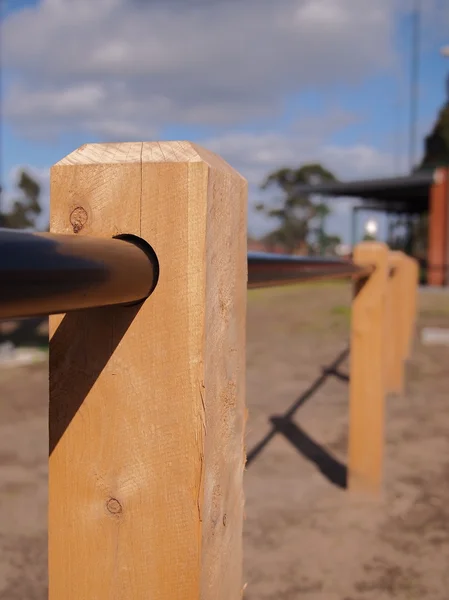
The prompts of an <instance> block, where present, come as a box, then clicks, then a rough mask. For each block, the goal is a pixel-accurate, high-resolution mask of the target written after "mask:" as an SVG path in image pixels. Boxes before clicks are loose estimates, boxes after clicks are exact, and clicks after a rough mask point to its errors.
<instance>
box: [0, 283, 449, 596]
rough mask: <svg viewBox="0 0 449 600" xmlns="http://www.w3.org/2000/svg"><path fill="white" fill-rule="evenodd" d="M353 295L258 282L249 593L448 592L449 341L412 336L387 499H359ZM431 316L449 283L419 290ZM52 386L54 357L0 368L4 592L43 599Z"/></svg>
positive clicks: (251, 355) (392, 418)
mask: <svg viewBox="0 0 449 600" xmlns="http://www.w3.org/2000/svg"><path fill="white" fill-rule="evenodd" d="M349 302H350V289H349V286H347V285H344V284H316V285H305V286H300V287H291V288H284V289H270V290H264V291H259V290H254V291H251V292H250V293H249V311H248V359H247V362H248V394H247V399H248V407H249V420H248V426H247V450H248V466H247V472H246V478H245V488H246V489H245V491H246V511H245V512H246V521H245V534H244V548H245V581H246V583H247V587H246V590H245V596H244V597H245V598H246V599H247V600H268V599H270V600H271V599H273V600H274V599H278V600H294V599H296V598H298V599H306V600H390V599H393V598H394V599H397V600H414V599H418V598H420V599H421V598H423V599H425V600H447V599H448V598H449V570H448V568H447V567H448V564H449V405H448V400H449V395H448V389H449V369H448V368H447V366H448V364H449V348H445V347H437V346H434V347H431V346H430V347H429V346H428V347H424V346H422V345H421V344H420V343H419V339H417V340H416V343H415V348H414V352H413V356H412V358H411V360H410V362H409V364H408V366H407V390H406V394H405V396H404V397H401V398H399V397H391V398H389V400H388V410H387V444H386V456H385V486H384V493H383V495H382V498H381V499H380V500H377V501H372V500H366V499H361V498H354V497H351V495H350V494H348V492H347V491H345V489H344V486H345V481H346V467H345V464H346V447H347V426H348V410H347V408H348V377H347V375H348V362H347V355H346V354H345V351H346V350H347V340H348V332H349V318H350V312H349ZM424 325H441V326H446V327H449V294H447V293H440V292H435V293H433V292H425V293H423V294H421V314H420V320H419V328H421V327H422V326H424ZM47 386H48V384H47V371H46V366H45V365H37V366H34V367H27V368H19V369H14V370H8V371H6V370H0V396H1V402H0V600H19V599H20V600H44V599H46V594H47V589H46V577H47V574H46V501H47V495H46V485H47V389H48V387H47ZM61 600H62V599H61ZM82 600H88V599H82Z"/></svg>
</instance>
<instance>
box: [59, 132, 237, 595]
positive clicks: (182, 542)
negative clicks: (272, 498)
mask: <svg viewBox="0 0 449 600" xmlns="http://www.w3.org/2000/svg"><path fill="white" fill-rule="evenodd" d="M246 190H247V186H246V182H245V180H244V179H243V178H242V177H241V176H240V175H239V174H238V173H236V172H235V171H234V170H233V169H232V168H231V167H229V166H228V165H227V164H226V163H225V162H224V161H223V160H222V159H221V158H219V157H218V156H216V155H214V154H212V153H211V152H208V151H206V150H204V149H202V148H199V147H196V146H195V145H192V144H190V143H187V142H161V143H147V142H145V143H122V144H88V145H85V146H82V147H81V148H79V149H78V150H76V151H75V152H73V153H72V154H70V155H69V156H67V157H66V158H64V159H63V160H61V161H60V162H59V163H57V164H56V165H55V166H54V167H53V168H52V172H51V231H52V232H55V233H76V234H77V235H79V236H83V235H94V236H98V237H112V236H117V235H119V234H132V235H136V236H140V237H141V238H142V239H143V240H145V241H146V242H148V243H149V244H151V246H152V248H153V249H154V251H155V253H156V256H157V258H158V261H159V267H160V274H159V281H158V284H157V286H156V289H155V291H154V293H153V294H152V295H151V296H150V298H149V299H147V300H146V301H145V302H144V303H143V304H141V305H138V306H136V305H135V306H127V307H109V308H101V309H94V310H84V311H76V312H74V313H70V314H67V315H65V316H64V315H63V316H57V317H52V318H51V320H50V321H51V336H52V337H51V342H50V423H49V425H50V458H49V471H50V474H49V598H50V600H61V599H64V600H80V599H83V600H93V599H94V598H95V600H112V599H113V598H114V599H115V598H117V599H118V598H120V600H147V599H148V598H158V599H160V600H178V599H179V600H199V599H200V598H201V599H202V600H216V599H219V600H234V599H237V598H241V563H242V549H241V544H242V540H241V536H242V518H243V495H242V476H243V469H244V461H245V459H244V447H243V435H244V422H245V413H244V410H245V409H244V403H245V401H244V393H245V392H244V388H245V312H246V293H247V291H246V286H247V249H246V232H247V226H246V196H247V191H246Z"/></svg>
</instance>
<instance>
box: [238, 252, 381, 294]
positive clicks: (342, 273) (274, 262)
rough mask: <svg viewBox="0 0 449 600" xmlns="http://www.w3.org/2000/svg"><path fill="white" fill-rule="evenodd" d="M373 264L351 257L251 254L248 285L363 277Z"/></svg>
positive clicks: (262, 285)
mask: <svg viewBox="0 0 449 600" xmlns="http://www.w3.org/2000/svg"><path fill="white" fill-rule="evenodd" d="M371 272H372V267H370V266H366V267H363V266H359V265H356V264H354V263H353V262H351V261H349V260H343V259H337V258H321V257H310V256H290V255H282V254H265V253H263V252H249V253H248V287H249V288H256V287H268V286H273V285H285V284H289V283H295V282H302V281H310V280H316V279H333V278H337V277H338V278H345V277H348V278H349V277H364V276H368V275H369V274H370V273H371Z"/></svg>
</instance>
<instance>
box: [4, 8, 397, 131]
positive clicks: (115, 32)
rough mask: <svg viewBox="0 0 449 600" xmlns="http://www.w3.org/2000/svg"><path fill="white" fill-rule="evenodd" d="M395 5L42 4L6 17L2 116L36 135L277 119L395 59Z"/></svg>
mask: <svg viewBox="0 0 449 600" xmlns="http://www.w3.org/2000/svg"><path fill="white" fill-rule="evenodd" d="M399 1H400V0H377V1H376V2H373V1H372V0H276V1H275V2H274V1H273V0H245V2H237V1H232V0H215V1H210V2H208V3H205V2H199V3H198V1H197V2H195V1H192V0H185V1H184V2H180V1H173V0H172V1H169V0H168V1H166V2H161V1H154V0H153V1H151V0H147V1H144V0H76V1H74V0H42V1H41V3H40V4H38V5H37V6H36V7H29V8H27V9H25V10H22V11H20V12H17V13H14V14H12V15H11V16H9V17H8V18H6V19H5V20H4V22H3V25H2V32H1V33H2V38H3V63H4V66H6V67H7V68H8V69H9V70H10V72H11V73H12V74H13V79H14V81H13V83H12V84H11V85H9V86H7V87H6V89H5V96H6V99H5V103H4V114H5V116H6V117H7V118H8V119H10V120H11V122H12V123H13V124H14V125H15V126H16V127H17V128H19V129H20V130H21V132H22V133H28V134H31V135H43V136H44V135H46V131H48V128H50V129H51V130H53V131H73V130H76V131H80V130H84V131H92V130H94V132H95V133H97V134H98V135H103V136H106V137H112V136H117V135H119V136H120V137H121V136H123V139H125V138H128V139H134V138H135V137H136V136H138V137H141V138H148V137H150V135H151V136H152V135H153V134H157V131H158V130H159V129H160V128H161V127H162V126H164V125H166V124H172V123H187V124H202V125H204V124H211V125H219V126H220V125H222V126H224V125H227V126H228V125H233V126H234V125H236V124H238V123H242V122H244V121H245V120H250V119H254V118H261V117H266V116H268V115H271V116H272V115H274V114H276V112H280V111H281V110H282V101H283V98H284V97H285V95H286V94H288V93H292V92H297V91H301V90H307V89H310V88H311V87H313V88H314V89H318V90H319V89H326V88H328V87H329V86H332V85H333V84H336V83H338V84H349V85H352V84H357V83H358V82H359V81H361V80H362V79H363V78H365V77H366V76H367V74H368V73H370V74H373V73H375V72H376V70H377V69H382V68H385V67H389V66H392V65H393V64H394V56H395V54H394V48H393V45H392V38H393V36H392V27H393V21H394V19H393V16H394V12H395V10H396V8H397V4H398V2H399ZM114 123H115V126H113V124H114Z"/></svg>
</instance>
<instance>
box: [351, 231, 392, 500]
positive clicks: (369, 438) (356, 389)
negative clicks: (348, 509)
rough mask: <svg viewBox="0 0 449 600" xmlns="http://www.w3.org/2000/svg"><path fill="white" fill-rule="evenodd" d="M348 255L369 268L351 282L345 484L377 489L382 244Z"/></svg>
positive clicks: (383, 297)
mask: <svg viewBox="0 0 449 600" xmlns="http://www.w3.org/2000/svg"><path fill="white" fill-rule="evenodd" d="M354 261H355V262H356V263H357V264H361V265H367V264H368V265H369V264H371V265H374V266H375V270H374V272H373V273H372V274H371V275H370V276H369V277H367V278H364V279H359V280H358V281H357V282H356V284H355V294H354V300H353V305H352V324H351V361H350V362H351V376H350V403H349V452H348V454H349V458H348V488H349V489H350V491H359V492H367V493H370V494H377V493H378V492H379V491H380V489H381V484H382V471H383V450H384V403H385V368H384V365H385V346H386V342H385V315H386V290H387V277H388V248H387V246H386V245H385V244H382V243H379V242H363V243H361V244H359V245H358V246H356V248H355V251H354Z"/></svg>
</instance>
